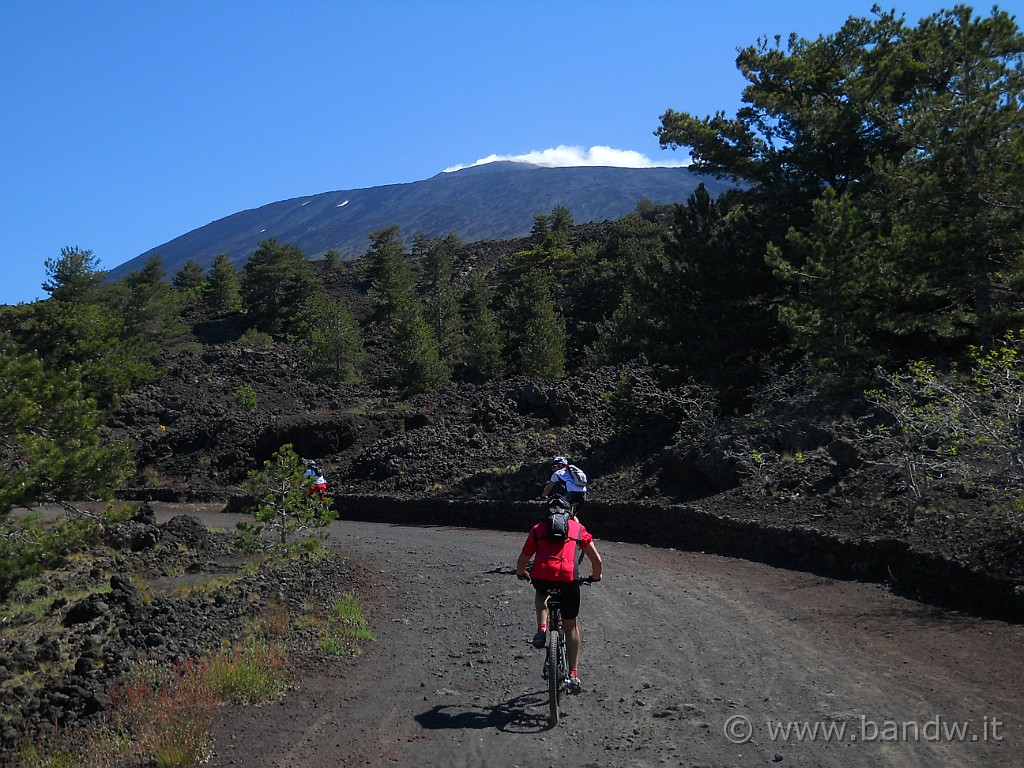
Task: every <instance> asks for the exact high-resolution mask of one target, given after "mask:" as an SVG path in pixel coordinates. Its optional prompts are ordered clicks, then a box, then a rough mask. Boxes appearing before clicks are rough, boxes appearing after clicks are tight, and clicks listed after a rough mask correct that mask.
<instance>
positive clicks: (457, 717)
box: [416, 691, 551, 733]
mask: <svg viewBox="0 0 1024 768" xmlns="http://www.w3.org/2000/svg"><path fill="white" fill-rule="evenodd" d="M547 705H548V698H547V691H544V692H538V693H528V694H523V695H522V696H516V697H515V698H512V699H509V700H508V701H506V702H503V703H501V704H497V705H495V706H493V707H489V708H488V707H470V708H461V707H459V706H457V705H454V704H438V705H437V706H436V707H431V708H430V709H428V710H427V711H426V712H423V713H421V714H419V715H416V722H418V723H419V724H420V725H422V726H423V727H424V728H427V729H429V730H441V729H457V730H481V729H487V730H490V729H492V728H493V729H494V730H497V731H502V732H504V733H536V732H537V731H545V730H547V729H548V728H550V727H551V726H550V724H549V722H548V714H547V712H548V710H547ZM540 707H543V708H544V709H543V712H540V711H539V708H540ZM532 709H537V710H538V712H537V713H533V712H531V711H530V710H532Z"/></svg>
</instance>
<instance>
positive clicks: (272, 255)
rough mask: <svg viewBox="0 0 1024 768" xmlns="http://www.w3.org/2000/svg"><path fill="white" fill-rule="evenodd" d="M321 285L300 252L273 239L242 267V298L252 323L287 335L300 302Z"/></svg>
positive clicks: (268, 330)
mask: <svg viewBox="0 0 1024 768" xmlns="http://www.w3.org/2000/svg"><path fill="white" fill-rule="evenodd" d="M322 288H323V286H322V285H321V283H320V281H319V280H318V279H317V277H316V275H315V274H314V273H313V268H312V267H311V266H310V264H309V262H308V261H307V260H306V257H305V256H303V255H302V251H301V250H300V249H299V248H297V247H296V246H294V245H287V244H279V243H278V242H277V240H275V239H274V238H270V239H269V240H265V241H263V242H262V243H260V246H259V248H258V249H257V250H256V251H255V252H253V254H252V256H250V257H249V261H247V262H246V264H245V267H243V268H242V298H243V300H244V304H245V307H246V309H247V310H248V312H249V315H250V316H251V318H252V321H253V324H254V325H255V326H256V327H257V328H259V329H260V330H262V331H266V332H268V333H276V332H281V331H285V332H287V331H288V330H289V329H290V328H291V325H292V323H293V322H294V320H295V316H296V314H297V313H298V311H299V307H301V306H302V303H303V302H304V301H305V300H306V299H307V298H308V297H309V296H311V295H313V294H314V293H317V292H318V291H320V290H322Z"/></svg>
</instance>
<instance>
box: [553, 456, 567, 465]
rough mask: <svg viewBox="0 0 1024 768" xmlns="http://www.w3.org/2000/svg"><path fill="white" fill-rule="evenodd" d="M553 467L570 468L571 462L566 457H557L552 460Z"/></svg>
mask: <svg viewBox="0 0 1024 768" xmlns="http://www.w3.org/2000/svg"><path fill="white" fill-rule="evenodd" d="M551 466H552V467H567V466H569V460H568V459H567V458H566V457H565V456H555V458H553V459H552V460H551Z"/></svg>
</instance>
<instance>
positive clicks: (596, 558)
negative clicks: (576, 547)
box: [583, 539, 601, 581]
mask: <svg viewBox="0 0 1024 768" xmlns="http://www.w3.org/2000/svg"><path fill="white" fill-rule="evenodd" d="M583 554H585V555H586V556H587V559H588V560H590V576H591V578H592V579H593V580H594V581H600V580H601V554H600V553H599V552H598V551H597V545H596V544H594V540H593V539H591V540H590V541H589V542H588V543H587V545H586V546H585V547H584V548H583Z"/></svg>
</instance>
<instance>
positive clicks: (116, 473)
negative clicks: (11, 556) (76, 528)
mask: <svg viewBox="0 0 1024 768" xmlns="http://www.w3.org/2000/svg"><path fill="white" fill-rule="evenodd" d="M104 422H105V415H104V414H103V412H102V411H100V410H99V409H98V408H97V406H96V403H95V401H94V400H93V399H92V398H91V397H89V395H88V393H87V392H86V390H85V389H84V387H83V386H82V383H81V381H79V380H78V379H77V378H75V377H73V376H71V375H70V374H60V373H54V372H52V371H49V370H47V369H46V368H44V366H43V364H42V363H41V362H40V361H39V359H38V358H37V357H36V356H34V355H32V354H24V353H19V352H18V351H17V350H16V349H15V346H14V345H13V343H11V342H10V340H9V339H0V445H2V446H3V447H2V449H0V458H2V459H3V461H4V463H5V465H6V466H8V467H11V469H10V470H9V471H4V472H0V515H6V514H7V513H8V512H9V511H10V509H11V508H12V507H13V506H21V507H27V506H33V505H35V504H37V503H42V502H48V503H63V502H71V501H78V500H80V499H87V498H110V497H111V495H112V494H113V491H114V489H115V488H116V487H117V486H118V485H120V484H121V483H122V482H123V481H124V480H125V479H127V477H128V476H129V475H130V474H131V471H132V465H131V453H130V450H129V446H128V444H127V442H126V441H114V440H110V439H108V438H105V437H103V436H101V430H100V427H101V425H102V424H103V423H104ZM15 460H20V461H18V462H17V463H16V464H15V463H12V462H14V461H15Z"/></svg>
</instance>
